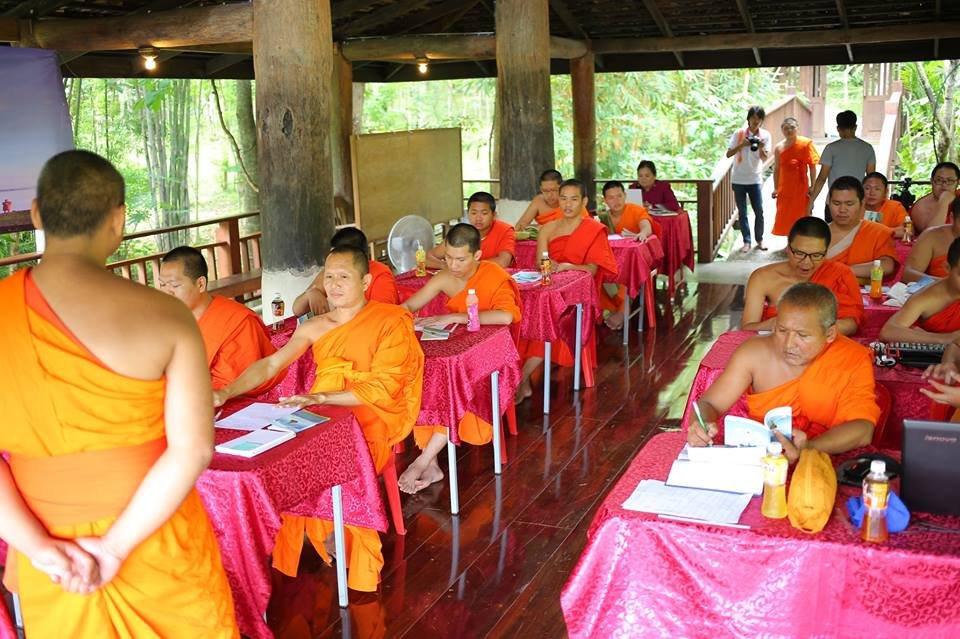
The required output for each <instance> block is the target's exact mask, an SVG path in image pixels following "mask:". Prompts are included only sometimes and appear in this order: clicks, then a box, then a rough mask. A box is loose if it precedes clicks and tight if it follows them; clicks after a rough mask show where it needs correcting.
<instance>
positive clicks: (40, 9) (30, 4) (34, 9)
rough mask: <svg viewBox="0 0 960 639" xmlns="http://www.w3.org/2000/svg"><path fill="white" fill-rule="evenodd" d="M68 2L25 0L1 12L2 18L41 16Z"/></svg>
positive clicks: (59, 0) (68, 2)
mask: <svg viewBox="0 0 960 639" xmlns="http://www.w3.org/2000/svg"><path fill="white" fill-rule="evenodd" d="M66 4H70V0H27V1H26V2H21V3H20V4H18V5H17V6H15V7H14V8H13V9H9V10H7V11H6V13H4V14H3V17H4V18H29V17H33V18H42V17H43V16H46V15H50V14H51V13H53V12H54V11H56V10H57V9H59V8H60V7H62V6H64V5H66Z"/></svg>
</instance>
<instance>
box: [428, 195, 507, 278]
mask: <svg viewBox="0 0 960 639" xmlns="http://www.w3.org/2000/svg"><path fill="white" fill-rule="evenodd" d="M467 218H468V219H469V220H470V224H472V225H473V226H474V227H476V229H477V230H478V231H479V232H480V259H481V260H489V261H491V262H493V263H494V264H497V265H499V266H500V267H501V268H508V267H509V266H510V265H511V264H513V255H514V253H515V251H516V231H515V230H514V229H513V227H512V226H510V225H509V224H507V223H506V222H503V221H501V220H498V219H497V201H496V200H495V199H494V197H493V196H492V195H490V194H489V193H486V192H484V191H477V192H476V193H474V194H473V195H471V196H470V199H468V200H467ZM446 247H447V245H446V243H445V242H441V243H440V244H439V245H437V246H435V247H433V248H432V249H430V252H429V253H427V266H429V267H430V268H436V269H442V268H446V265H447V264H446V262H445V261H444V259H443V256H444V255H445V254H446Z"/></svg>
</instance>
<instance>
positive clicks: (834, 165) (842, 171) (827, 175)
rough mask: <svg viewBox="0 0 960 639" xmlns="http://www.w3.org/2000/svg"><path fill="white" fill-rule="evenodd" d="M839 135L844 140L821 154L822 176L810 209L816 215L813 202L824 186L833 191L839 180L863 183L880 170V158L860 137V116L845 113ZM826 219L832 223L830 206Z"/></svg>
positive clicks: (841, 115)
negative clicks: (848, 178) (854, 179)
mask: <svg viewBox="0 0 960 639" xmlns="http://www.w3.org/2000/svg"><path fill="white" fill-rule="evenodd" d="M837 133H839V134H840V139H839V140H835V141H833V142H831V143H830V144H828V145H827V146H826V147H824V149H823V153H821V154H820V175H818V176H817V181H816V183H815V184H814V185H813V188H812V189H810V205H809V207H808V209H807V212H808V213H810V212H812V211H813V202H814V200H816V199H817V196H818V195H820V190H821V189H823V184H824V183H825V182H826V183H827V188H828V189H829V188H830V187H831V186H833V183H834V182H835V181H836V179H837V178H839V177H843V176H844V175H849V176H850V177H854V178H857V179H858V180H860V181H861V182H863V177H864V176H865V175H866V174H867V173H873V172H874V171H875V170H876V169H877V154H876V153H875V152H874V150H873V145H871V144H870V143H869V142H867V141H866V140H861V139H860V138H858V137H857V114H856V113H854V112H853V111H841V112H840V113H838V114H837ZM824 218H825V219H826V220H827V222H828V223H829V222H832V221H833V217H832V216H831V215H830V206H829V205H828V206H827V207H826V208H825V209H824Z"/></svg>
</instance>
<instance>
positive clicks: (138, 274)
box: [0, 212, 260, 297]
mask: <svg viewBox="0 0 960 639" xmlns="http://www.w3.org/2000/svg"><path fill="white" fill-rule="evenodd" d="M259 215H260V213H258V212H253V213H241V214H239V215H230V216H226V217H220V218H215V219H212V220H203V221H200V222H191V223H189V224H178V225H176V226H168V227H165V228H159V229H151V230H147V231H139V232H136V233H129V234H127V235H124V237H123V239H124V241H125V242H126V241H130V240H140V239H145V238H151V237H156V236H160V235H165V234H168V233H178V232H183V231H189V230H192V229H198V228H203V227H209V226H215V227H216V228H215V229H214V237H213V242H208V243H205V244H198V245H196V246H194V248H196V249H198V250H199V251H201V252H202V253H203V256H204V258H206V260H207V268H208V270H209V277H208V279H209V281H210V285H209V288H210V290H214V291H217V292H218V293H221V294H223V295H227V296H229V297H236V296H239V295H247V296H248V297H249V296H254V297H255V295H254V293H255V292H256V291H259V289H260V232H259V231H257V232H255V233H249V234H247V235H242V236H241V234H240V220H242V219H246V218H252V217H258V216H259ZM30 228H32V226H30V225H29V224H28V225H26V226H24V225H23V224H22V223H21V224H19V225H17V226H14V225H12V224H8V225H5V226H4V228H2V229H0V232H11V231H14V230H17V231H20V230H28V229H30ZM163 255H164V254H163V253H162V252H156V253H151V254H149V255H142V256H138V257H132V258H129V259H125V260H119V261H115V262H110V263H108V264H107V267H108V268H110V269H111V270H113V272H115V273H117V274H118V275H120V276H122V277H125V278H127V279H129V280H134V281H137V282H140V283H141V284H144V285H146V286H154V287H155V286H157V278H158V277H159V273H160V259H161V258H162V257H163ZM41 257H42V254H41V253H25V254H21V255H13V256H10V257H5V258H0V266H13V267H19V266H26V265H30V264H34V263H36V262H37V260H39V259H40V258H41Z"/></svg>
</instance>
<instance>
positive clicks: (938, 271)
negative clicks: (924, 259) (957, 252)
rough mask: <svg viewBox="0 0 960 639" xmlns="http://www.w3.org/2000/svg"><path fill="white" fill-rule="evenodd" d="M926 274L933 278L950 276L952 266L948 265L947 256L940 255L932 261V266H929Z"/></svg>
mask: <svg viewBox="0 0 960 639" xmlns="http://www.w3.org/2000/svg"><path fill="white" fill-rule="evenodd" d="M926 273H927V275H932V276H933V277H946V276H947V275H950V265H949V264H948V263H947V256H946V255H938V256H936V257H935V258H933V259H931V260H930V264H928V265H927V271H926Z"/></svg>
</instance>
